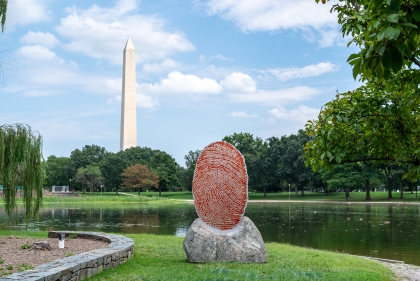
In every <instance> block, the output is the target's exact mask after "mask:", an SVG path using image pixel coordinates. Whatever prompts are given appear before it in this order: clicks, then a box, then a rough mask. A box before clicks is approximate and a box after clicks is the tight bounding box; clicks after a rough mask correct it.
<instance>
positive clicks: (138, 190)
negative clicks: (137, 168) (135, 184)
mask: <svg viewBox="0 0 420 281" xmlns="http://www.w3.org/2000/svg"><path fill="white" fill-rule="evenodd" d="M137 195H138V196H140V187H139V188H138V189H137Z"/></svg>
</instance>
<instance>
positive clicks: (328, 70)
mask: <svg viewBox="0 0 420 281" xmlns="http://www.w3.org/2000/svg"><path fill="white" fill-rule="evenodd" d="M333 2H334V1H333ZM331 3H332V2H329V3H328V4H326V5H322V4H316V3H315V1H314V0H294V1H286V0H258V1H257V0H242V1H236V0H153V1H152V0H143V1H136V0H115V1H107V0H105V1H94V0H73V1H53V0H13V1H9V7H8V14H7V22H6V27H5V31H4V32H3V33H0V62H2V64H1V65H0V75H1V76H0V78H1V80H0V82H1V83H0V124H14V123H26V124H28V125H30V126H31V127H32V129H33V130H37V131H39V132H40V133H41V135H42V136H43V139H44V157H45V158H46V157H48V156H49V155H56V156H69V155H70V152H71V151H73V150H74V149H76V148H79V149H80V148H82V147H83V146H84V145H91V144H96V145H100V146H104V147H105V148H106V149H107V150H108V151H112V152H117V151H118V150H119V132H120V110H121V108H120V107H121V103H120V101H121V75H122V59H123V58H122V54H123V49H124V46H125V43H126V41H127V38H128V36H130V37H131V39H132V41H133V44H134V47H135V48H136V58H137V134H138V136H137V142H138V145H139V146H147V147H151V148H152V149H160V150H163V151H166V152H167V153H169V154H171V155H172V156H173V157H174V158H175V159H176V160H177V162H178V163H179V164H180V165H184V155H185V154H187V153H188V151H189V150H196V149H202V148H204V147H205V146H206V145H208V144H210V143H211V142H214V141H218V140H221V139H222V138H223V137H224V136H226V135H232V134H233V133H235V132H236V133H240V132H248V133H251V134H253V135H254V136H258V137H261V138H263V139H266V138H269V137H271V136H277V137H281V136H282V135H289V134H292V133H296V132H297V131H298V130H299V129H303V128H304V125H305V123H306V121H307V120H308V119H314V118H316V116H317V115H318V112H319V110H320V108H321V106H322V105H323V104H324V103H326V102H327V101H329V100H331V99H332V98H333V97H334V95H335V93H336V91H337V90H338V91H340V92H343V91H348V90H352V89H354V88H355V87H357V83H356V82H355V81H354V80H353V78H352V75H351V69H350V67H349V66H348V64H347V63H346V60H347V57H348V56H349V55H350V54H351V53H353V52H355V49H354V48H352V47H350V48H347V47H346V44H347V41H348V38H344V39H343V38H342V37H341V34H340V33H339V26H338V25H337V23H336V22H337V20H336V16H335V15H334V14H330V8H331Z"/></svg>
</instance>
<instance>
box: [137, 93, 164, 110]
mask: <svg viewBox="0 0 420 281" xmlns="http://www.w3.org/2000/svg"><path fill="white" fill-rule="evenodd" d="M136 101H137V107H140V108H149V109H150V108H154V107H157V106H158V105H159V102H158V101H157V100H156V99H153V98H152V97H150V96H148V95H143V94H137V95H136Z"/></svg>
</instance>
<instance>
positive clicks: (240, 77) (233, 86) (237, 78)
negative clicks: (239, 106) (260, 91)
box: [220, 72, 257, 93]
mask: <svg viewBox="0 0 420 281" xmlns="http://www.w3.org/2000/svg"><path fill="white" fill-rule="evenodd" d="M220 85H221V86H222V87H223V88H225V89H226V90H227V91H229V92H240V93H242V92H248V93H249V92H255V91H256V89H257V87H256V83H255V81H254V80H253V79H252V78H251V77H250V76H249V75H248V74H244V73H240V72H234V73H232V74H230V75H227V76H226V77H225V79H224V80H222V81H221V82H220Z"/></svg>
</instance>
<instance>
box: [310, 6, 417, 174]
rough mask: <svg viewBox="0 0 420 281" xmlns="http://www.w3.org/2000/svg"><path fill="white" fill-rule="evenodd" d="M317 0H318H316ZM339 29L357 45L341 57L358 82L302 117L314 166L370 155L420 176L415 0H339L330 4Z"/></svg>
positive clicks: (364, 159) (366, 157)
mask: <svg viewBox="0 0 420 281" xmlns="http://www.w3.org/2000/svg"><path fill="white" fill-rule="evenodd" d="M316 2H319V1H318V0H316ZM332 10H333V11H336V12H337V13H338V22H339V24H341V25H342V29H341V31H342V33H343V35H351V36H352V39H351V41H350V43H349V44H351V43H355V44H356V46H357V47H359V48H360V52H359V53H357V54H352V55H350V57H349V59H348V61H349V63H350V65H351V66H352V68H353V76H354V78H356V77H357V76H359V77H360V80H362V81H363V82H365V85H363V86H361V87H359V88H358V89H356V90H354V91H348V92H345V93H342V94H337V95H336V98H335V99H334V100H333V101H331V102H329V103H327V104H326V105H325V106H324V107H323V109H322V110H321V112H320V114H319V117H318V120H315V121H312V122H309V123H308V124H307V125H306V132H307V133H308V135H310V136H312V137H313V140H312V141H310V142H309V143H308V144H307V145H306V147H305V157H306V158H307V164H309V165H311V166H312V167H313V168H314V169H317V168H319V167H327V166H331V165H334V164H340V163H355V162H361V161H376V162H380V163H383V164H386V165H388V164H390V163H395V164H411V166H410V169H409V170H408V171H407V172H406V174H405V175H404V177H410V178H411V179H416V178H418V177H419V176H420V160H419V153H420V142H419V140H420V129H419V125H420V124H419V122H420V120H419V118H418V116H419V113H420V112H419V110H420V108H419V106H418V105H419V102H420V89H419V88H418V85H419V84H420V75H419V74H420V70H419V66H420V63H419V56H420V51H419V48H418V47H419V43H420V38H419V32H420V28H419V27H420V5H419V3H418V2H417V1H398V0H388V1H382V0H373V1H369V0H339V1H338V2H337V3H336V4H334V5H333V8H332Z"/></svg>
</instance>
